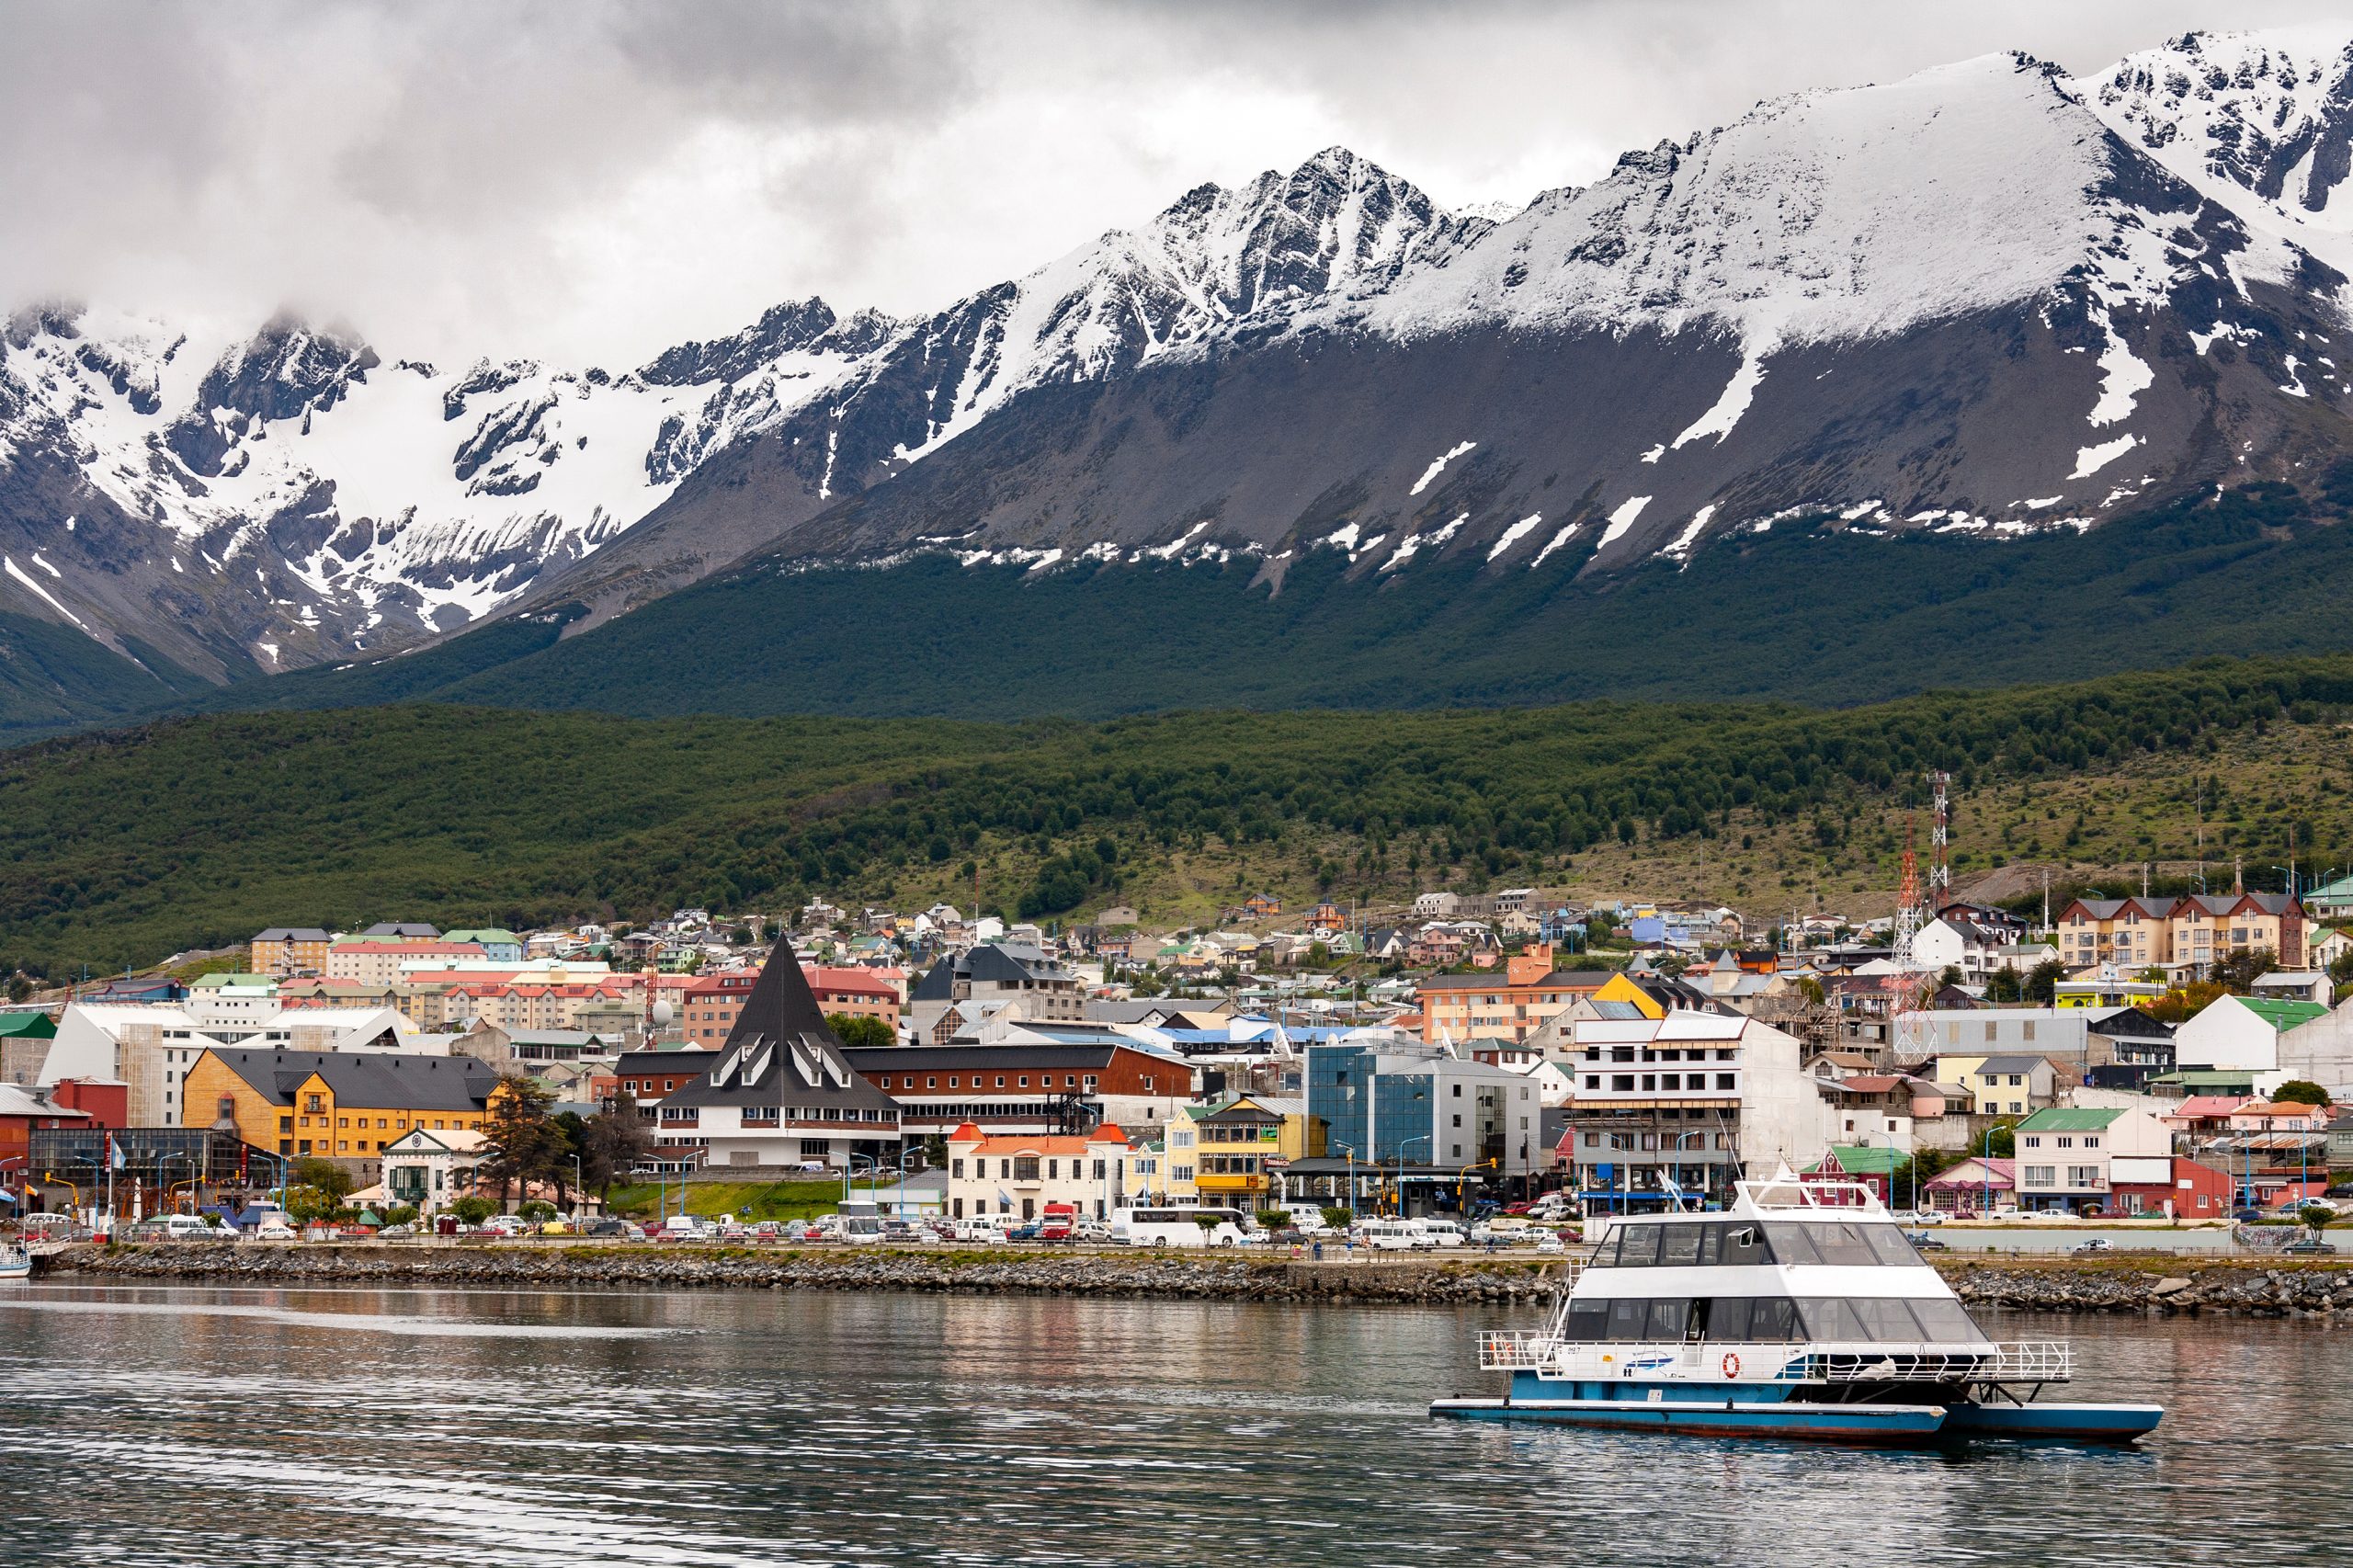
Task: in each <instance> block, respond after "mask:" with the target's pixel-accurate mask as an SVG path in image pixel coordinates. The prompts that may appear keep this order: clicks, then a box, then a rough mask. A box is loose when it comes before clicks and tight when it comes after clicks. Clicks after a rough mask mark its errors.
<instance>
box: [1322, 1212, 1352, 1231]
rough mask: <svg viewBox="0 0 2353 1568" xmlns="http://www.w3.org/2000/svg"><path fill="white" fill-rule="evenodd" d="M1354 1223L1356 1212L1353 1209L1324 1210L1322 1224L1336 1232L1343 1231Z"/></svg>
mask: <svg viewBox="0 0 2353 1568" xmlns="http://www.w3.org/2000/svg"><path fill="white" fill-rule="evenodd" d="M1356 1221H1357V1215H1356V1210H1353V1209H1326V1210H1324V1223H1325V1224H1327V1225H1329V1226H1331V1227H1332V1228H1333V1229H1334V1230H1336V1231H1345V1230H1347V1228H1348V1227H1349V1226H1350V1225H1353V1224H1355V1223H1356Z"/></svg>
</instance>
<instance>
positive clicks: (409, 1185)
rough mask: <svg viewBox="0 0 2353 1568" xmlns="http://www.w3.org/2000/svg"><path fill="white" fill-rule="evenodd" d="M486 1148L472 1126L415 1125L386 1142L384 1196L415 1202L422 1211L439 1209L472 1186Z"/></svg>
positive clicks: (428, 1212)
mask: <svg viewBox="0 0 2353 1568" xmlns="http://www.w3.org/2000/svg"><path fill="white" fill-rule="evenodd" d="M484 1152H485V1151H484V1147H483V1135H482V1134H481V1133H480V1132H477V1131H473V1130H472V1129H471V1128H465V1129H460V1130H458V1131H439V1132H432V1131H426V1129H425V1128H423V1127H421V1126H420V1127H415V1128H412V1129H410V1130H409V1131H407V1132H405V1133H404V1134H402V1135H401V1136H400V1137H399V1138H396V1139H394V1140H393V1141H392V1142H390V1143H387V1144H385V1145H384V1154H383V1175H382V1178H381V1179H382V1183H383V1187H384V1197H385V1199H386V1200H387V1201H389V1202H392V1203H412V1204H415V1206H416V1210H417V1212H418V1213H420V1214H433V1213H438V1212H439V1211H440V1210H443V1209H446V1208H448V1207H449V1205H450V1204H451V1203H452V1202H454V1201H455V1200H456V1199H460V1198H462V1197H464V1196H465V1195H466V1194H467V1193H469V1192H471V1191H472V1190H473V1185H474V1167H475V1166H477V1165H481V1164H482V1161H483V1153H484Z"/></svg>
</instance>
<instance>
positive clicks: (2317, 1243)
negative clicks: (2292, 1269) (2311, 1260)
mask: <svg viewBox="0 0 2353 1568" xmlns="http://www.w3.org/2000/svg"><path fill="white" fill-rule="evenodd" d="M2279 1250H2280V1251H2281V1252H2284V1253H2286V1254H2287V1255H2288V1256H2290V1257H2335V1256H2336V1243H2335V1242H2325V1241H2321V1240H2319V1239H2318V1238H2314V1239H2313V1240H2312V1241H2308V1242H2290V1243H2289V1244H2287V1245H2286V1246H2284V1247H2281V1248H2280V1249H2279Z"/></svg>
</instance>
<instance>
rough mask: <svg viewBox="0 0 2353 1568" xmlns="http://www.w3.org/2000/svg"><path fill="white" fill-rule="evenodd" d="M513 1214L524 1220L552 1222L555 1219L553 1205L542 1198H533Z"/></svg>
mask: <svg viewBox="0 0 2353 1568" xmlns="http://www.w3.org/2000/svg"><path fill="white" fill-rule="evenodd" d="M515 1212H516V1213H517V1215H518V1216H520V1217H521V1218H523V1219H526V1220H552V1219H554V1218H555V1205H554V1204H552V1203H550V1202H549V1201H548V1200H547V1199H544V1198H534V1199H531V1201H529V1203H526V1204H524V1205H523V1206H522V1207H521V1208H519V1209H517V1210H515Z"/></svg>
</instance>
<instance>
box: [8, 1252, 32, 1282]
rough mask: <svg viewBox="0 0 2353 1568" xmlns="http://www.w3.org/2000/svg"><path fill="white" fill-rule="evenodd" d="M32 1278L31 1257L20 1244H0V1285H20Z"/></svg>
mask: <svg viewBox="0 0 2353 1568" xmlns="http://www.w3.org/2000/svg"><path fill="white" fill-rule="evenodd" d="M32 1277H33V1255H32V1254H31V1253H29V1252H28V1251H27V1250H25V1245H24V1244H23V1243H22V1242H0V1285H22V1284H23V1283H25V1282H26V1281H27V1280H28V1279H30V1278H32Z"/></svg>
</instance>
